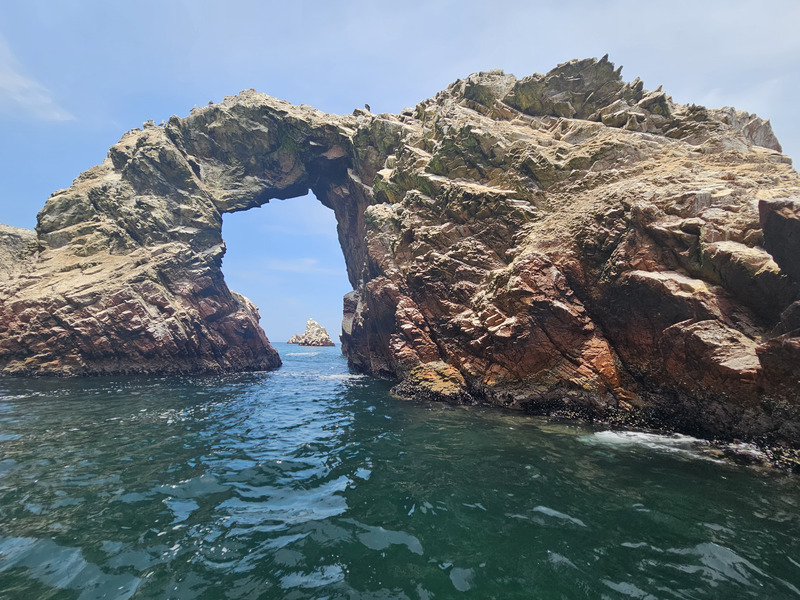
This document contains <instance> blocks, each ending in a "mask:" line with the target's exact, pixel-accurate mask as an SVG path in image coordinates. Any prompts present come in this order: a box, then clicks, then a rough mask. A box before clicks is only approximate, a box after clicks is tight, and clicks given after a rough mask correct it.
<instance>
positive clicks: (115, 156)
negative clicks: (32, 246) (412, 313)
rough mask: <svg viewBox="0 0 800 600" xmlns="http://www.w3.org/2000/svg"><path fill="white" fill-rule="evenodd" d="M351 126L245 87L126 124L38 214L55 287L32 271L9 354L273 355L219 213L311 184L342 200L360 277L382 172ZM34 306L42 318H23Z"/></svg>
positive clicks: (59, 364) (354, 275)
mask: <svg viewBox="0 0 800 600" xmlns="http://www.w3.org/2000/svg"><path fill="white" fill-rule="evenodd" d="M362 120H363V119H362ZM357 128H358V119H357V117H337V116H332V115H326V114H324V113H321V112H319V111H317V110H314V109H312V108H310V107H306V106H301V107H296V106H293V105H291V104H288V103H286V102H282V101H280V100H276V99H274V98H271V97H269V96H266V95H263V94H259V93H257V92H255V91H252V90H251V91H247V92H243V93H242V94H240V95H239V96H236V97H228V98H226V99H225V101H223V102H222V103H220V104H216V105H210V106H207V107H203V108H200V109H195V110H193V111H192V113H191V114H190V116H188V117H186V118H184V119H180V118H177V117H173V118H171V119H170V120H169V121H168V122H167V124H166V125H165V126H164V127H156V126H154V125H153V124H152V123H148V124H145V126H144V128H143V129H136V130H133V131H130V132H128V133H127V134H126V135H124V136H123V138H122V139H121V140H120V142H119V143H117V144H115V145H114V146H112V147H111V149H110V150H109V154H108V158H107V159H106V160H105V161H104V162H103V164H101V165H99V166H97V167H94V168H92V169H90V170H88V171H87V172H85V173H83V174H82V175H81V176H80V177H78V179H76V181H75V182H74V184H73V186H72V187H70V188H69V189H67V190H60V191H58V192H56V193H54V194H53V195H52V196H51V198H50V199H49V200H48V202H47V203H46V205H45V207H44V208H43V209H42V211H41V212H40V213H39V215H38V224H37V233H38V239H39V243H40V250H41V256H40V259H41V260H40V261H39V264H45V265H47V264H49V265H50V266H51V267H53V268H52V269H48V271H52V272H51V273H48V276H47V278H46V279H47V280H48V284H47V285H49V286H50V292H45V291H44V290H42V289H39V287H38V286H37V284H36V283H35V282H34V283H33V284H32V285H30V286H28V287H29V289H28V292H29V294H28V297H27V298H20V299H18V300H17V302H16V303H15V305H14V310H16V311H19V312H20V313H22V318H21V319H11V323H10V327H9V332H8V333H10V334H11V335H10V336H9V339H10V341H11V343H8V344H6V346H7V348H6V351H5V352H3V353H2V355H1V356H0V361H2V363H3V364H2V366H3V367H4V368H5V370H6V371H7V372H13V373H28V374H41V373H44V374H46V373H56V374H86V373H103V372H131V371H134V372H193V371H203V372H207V371H227V370H248V369H265V368H272V367H275V366H277V365H279V364H280V359H279V357H278V355H277V353H276V352H275V350H274V349H273V348H272V347H271V346H270V344H269V342H268V340H267V338H266V336H265V335H264V332H263V331H262V330H261V328H260V327H259V324H258V320H259V316H258V312H257V309H256V307H255V306H254V305H252V303H250V302H249V301H248V300H247V299H246V298H244V297H242V296H240V295H238V294H236V293H235V292H231V291H230V290H229V289H228V287H227V285H226V284H225V281H224V278H223V276H222V271H221V260H222V256H223V255H224V252H225V244H224V241H223V239H222V229H221V228H222V215H223V214H225V213H230V212H237V211H243V210H247V209H249V208H253V207H257V206H261V205H263V204H265V203H267V202H269V200H270V199H274V198H277V199H287V198H292V197H296V196H301V195H305V194H306V193H307V192H308V191H309V190H311V191H313V193H314V195H315V196H316V197H317V198H318V199H319V200H320V201H321V202H322V203H323V204H324V205H325V206H327V207H329V208H331V209H333V211H334V214H335V217H336V220H337V231H338V236H339V240H340V243H341V247H342V251H343V253H344V258H345V264H346V266H347V274H348V278H349V280H350V283H351V285H352V286H353V287H354V288H355V287H356V286H357V285H358V284H359V281H360V279H361V275H362V271H363V268H364V264H365V262H366V261H365V256H366V247H365V234H364V210H365V208H366V206H368V205H369V204H370V202H371V191H370V187H369V186H368V185H366V184H365V183H364V182H363V181H362V179H361V177H360V176H359V173H363V172H366V173H367V176H368V177H374V172H375V169H374V168H372V169H370V165H371V164H372V162H370V161H369V160H364V158H367V159H369V155H365V156H361V157H359V156H357V155H355V154H354V151H353V144H352V137H353V135H354V133H355V132H356V130H357ZM373 162H374V161H373ZM365 166H366V167H367V168H366V169H365ZM51 292H52V293H51ZM31 319H35V320H39V321H41V322H42V325H44V326H43V327H37V328H31V327H28V326H27V325H28V324H29V323H30V320H31ZM53 331H56V334H55V335H53ZM14 334H16V335H14Z"/></svg>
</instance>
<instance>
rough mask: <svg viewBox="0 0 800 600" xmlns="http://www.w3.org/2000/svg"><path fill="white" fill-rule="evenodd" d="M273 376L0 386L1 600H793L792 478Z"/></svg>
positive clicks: (637, 441)
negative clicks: (215, 599)
mask: <svg viewBox="0 0 800 600" xmlns="http://www.w3.org/2000/svg"><path fill="white" fill-rule="evenodd" d="M277 346H278V349H279V351H280V352H281V355H282V357H283V359H284V366H283V367H282V368H281V369H279V370H277V371H274V372H270V373H258V374H242V375H228V376H221V377H220V376H216V377H183V378H146V377H126V378H96V379H81V380H53V379H29V380H20V379H0V598H2V599H14V600H16V599H26V600H27V599H34V600H38V599H59V600H61V599H63V600H68V599H79V600H95V599H101V598H102V599H129V598H132V599H137V600H138V599H145V598H160V599H162V598H163V599H167V598H169V599H195V598H198V599H213V598H231V599H256V598H263V599H268V598H281V599H284V598H285V599H302V598H319V599H322V598H328V599H334V598H341V599H358V598H364V599H367V598H369V599H387V600H388V599H395V598H396V599H407V598H409V599H422V600H425V599H445V598H498V599H513V598H559V599H560V598H563V599H573V598H591V599H595V598H609V599H616V598H637V599H654V598H680V599H684V598H686V599H688V598H692V599H695V598H724V599H738V598H758V599H773V598H798V597H800V478H798V476H796V475H791V474H786V473H780V472H775V471H771V470H769V469H763V468H755V467H747V466H737V465H733V464H729V463H726V462H721V461H719V460H718V459H716V458H715V457H714V455H713V454H711V453H709V452H708V449H707V447H706V446H704V444H703V443H702V442H701V441H699V440H694V439H692V438H687V437H685V436H659V435H653V434H645V433H636V432H624V431H609V430H605V429H603V428H595V427H590V426H588V425H582V424H576V423H561V422H549V421H548V420H546V419H542V418H534V417H525V416H521V415H518V414H508V413H505V412H502V411H499V410H488V409H482V408H466V407H448V406H443V405H429V404H420V403H414V402H407V401H401V400H397V399H395V398H393V397H391V396H390V395H389V384H387V383H386V382H382V381H376V380H373V379H370V378H366V377H362V376H359V375H355V374H351V373H349V372H348V369H347V365H346V362H345V360H344V359H343V358H342V357H341V355H340V354H339V349H338V348H322V349H310V348H300V347H297V346H286V345H281V344H278V345H277Z"/></svg>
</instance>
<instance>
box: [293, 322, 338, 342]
mask: <svg viewBox="0 0 800 600" xmlns="http://www.w3.org/2000/svg"><path fill="white" fill-rule="evenodd" d="M286 343H287V344H298V345H300V346H334V345H335V344H334V343H333V340H331V336H329V335H328V331H327V330H326V329H325V328H324V327H323V326H322V325H320V324H319V323H317V322H316V321H315V320H314V319H309V320H308V322H307V323H306V330H305V333H302V334H300V333H297V334H295V335H293V336H292V337H290V338H289V341H288V342H286Z"/></svg>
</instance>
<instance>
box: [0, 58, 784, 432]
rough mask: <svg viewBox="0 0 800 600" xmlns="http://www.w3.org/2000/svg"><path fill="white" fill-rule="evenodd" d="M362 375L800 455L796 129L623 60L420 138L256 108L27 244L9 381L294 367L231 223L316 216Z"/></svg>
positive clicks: (228, 101) (498, 85)
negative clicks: (651, 80)
mask: <svg viewBox="0 0 800 600" xmlns="http://www.w3.org/2000/svg"><path fill="white" fill-rule="evenodd" d="M309 189H310V190H311V191H313V193H314V194H315V196H316V197H317V198H318V199H319V200H320V202H322V203H323V204H324V205H325V206H327V207H329V208H331V209H333V211H334V213H335V216H336V220H337V223H338V227H337V229H338V236H339V240H340V243H341V247H342V251H343V253H344V258H345V262H346V265H347V274H348V276H349V279H350V283H351V284H352V287H353V291H352V292H351V293H350V294H348V295H347V296H346V297H345V299H344V319H343V325H342V346H343V352H344V353H345V354H346V355H347V357H348V360H349V362H350V364H351V366H352V367H353V368H355V369H357V370H359V371H362V372H365V373H370V374H373V375H376V376H380V377H389V378H395V379H397V380H398V381H399V384H398V385H397V387H396V390H397V392H398V393H399V394H402V395H407V396H412V397H424V398H432V399H437V400H446V401H450V402H468V403H473V402H485V403H491V404H496V405H498V406H503V407H509V408H515V409H522V410H526V411H529V412H536V413H546V414H563V415H580V416H584V417H589V418H610V419H617V420H621V421H626V422H636V423H642V424H648V425H656V426H667V427H670V428H673V429H677V430H681V431H684V432H689V433H699V434H702V435H706V436H718V437H721V438H727V439H730V438H734V437H743V438H747V439H754V440H760V441H764V442H768V443H772V444H779V445H784V446H788V447H798V446H800V299H799V298H800V271H799V270H798V262H797V257H798V256H800V177H799V176H798V174H797V172H796V171H795V170H794V169H793V168H792V166H791V160H790V159H789V158H788V157H786V156H784V155H782V154H781V147H780V145H779V143H778V141H777V139H776V137H775V135H774V134H773V132H772V129H771V127H770V124H769V122H768V121H765V120H762V119H761V118H759V117H757V116H756V115H752V114H748V113H746V112H742V111H737V110H735V109H732V108H721V109H713V108H705V107H702V106H697V105H681V104H677V103H675V102H673V101H672V99H671V98H670V97H669V96H668V95H667V94H666V93H665V92H664V91H661V90H660V89H656V90H653V91H648V90H646V89H645V88H644V85H643V83H642V82H641V81H640V80H638V79H636V80H634V81H632V82H625V81H624V80H623V79H622V77H621V74H620V69H616V68H615V67H614V65H613V64H612V63H611V62H609V61H608V59H607V57H603V58H602V59H600V60H596V59H586V60H573V61H570V62H567V63H564V64H562V65H559V66H558V67H556V68H555V69H553V70H552V71H551V72H549V73H547V74H545V75H541V74H535V75H532V76H529V77H524V78H522V79H517V78H516V77H514V76H513V75H508V74H505V73H503V72H500V71H490V72H484V73H477V74H474V75H471V76H469V77H467V78H465V79H463V80H459V81H456V82H455V83H453V84H452V85H450V86H449V87H448V88H447V89H446V90H444V91H442V92H440V93H439V94H437V95H436V96H435V97H434V98H431V99H429V100H425V101H423V102H421V103H420V104H418V105H417V106H416V107H413V108H409V109H406V110H403V111H402V112H401V113H400V114H398V115H391V114H380V115H377V114H372V113H370V112H368V111H364V110H360V109H357V110H355V111H354V113H353V114H352V115H331V114H325V113H322V112H320V111H317V110H315V109H313V108H310V107H308V106H305V105H303V106H295V105H292V104H289V103H287V102H284V101H281V100H277V99H275V98H272V97H270V96H267V95H264V94H260V93H257V92H255V91H253V90H250V91H245V92H242V93H241V94H239V95H238V96H232V97H227V98H225V100H224V101H223V102H221V103H219V104H213V105H209V106H205V107H203V108H198V109H195V110H193V111H192V113H191V114H190V115H189V116H188V117H185V118H178V117H172V118H171V119H170V120H169V121H168V122H167V124H166V125H165V126H164V127H157V126H155V125H153V124H152V123H148V124H145V126H144V127H143V128H142V129H136V130H133V131H130V132H128V133H127V134H125V135H124V136H123V137H122V139H121V140H120V142H119V143H117V144H115V145H114V146H112V147H111V149H110V150H109V153H108V157H107V158H106V160H104V162H103V163H102V164H100V165H98V166H96V167H93V168H91V169H89V170H88V171H86V172H85V173H83V174H81V175H80V176H79V177H78V178H77V179H76V180H75V182H74V183H73V185H72V186H71V187H70V188H69V189H66V190H59V191H57V192H55V193H53V195H52V196H51V197H50V199H49V200H48V201H47V203H46V204H45V206H44V208H43V209H42V210H41V212H40V213H39V215H38V223H37V227H36V232H35V233H34V232H29V231H24V230H14V229H11V228H3V229H2V230H0V245H1V246H2V248H0V255H1V256H2V257H3V258H4V260H3V266H2V268H0V370H2V372H3V373H5V374H12V375H88V374H99V373H133V372H138V373H185V372H209V371H211V372H213V371H232V370H260V369H270V368H274V367H276V366H278V365H279V364H280V359H279V357H278V355H277V353H276V352H275V350H274V349H273V348H272V346H271V345H270V344H269V341H268V339H267V337H266V336H265V334H264V332H263V331H262V330H261V328H260V327H259V324H258V321H259V315H258V312H257V309H256V307H255V306H253V305H252V303H250V302H249V301H248V300H247V299H246V298H244V297H242V296H240V295H238V294H236V293H234V292H232V291H230V290H229V289H228V288H227V286H226V284H225V281H224V279H223V276H222V271H221V264H222V262H221V261H222V257H223V255H224V253H225V244H224V242H223V240H222V236H221V228H222V219H223V215H224V214H225V213H229V212H235V211H241V210H247V209H249V208H253V207H257V206H261V205H263V204H265V203H267V202H268V201H269V200H270V199H273V198H280V199H285V198H290V197H294V196H299V195H303V194H305V193H306V192H307V191H308V190H309Z"/></svg>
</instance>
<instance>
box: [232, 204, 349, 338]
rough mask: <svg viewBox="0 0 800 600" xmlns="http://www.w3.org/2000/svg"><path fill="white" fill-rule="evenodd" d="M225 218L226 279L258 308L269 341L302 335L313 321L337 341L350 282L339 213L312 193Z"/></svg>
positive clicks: (233, 288) (234, 289)
mask: <svg viewBox="0 0 800 600" xmlns="http://www.w3.org/2000/svg"><path fill="white" fill-rule="evenodd" d="M222 223H223V226H222V237H223V239H224V240H225V247H226V252H225V256H224V258H223V259H222V272H223V274H224V277H225V282H226V283H227V284H228V287H229V288H230V289H231V290H233V291H235V292H238V293H240V294H242V295H244V296H246V297H247V298H249V299H250V300H251V301H252V302H253V303H254V304H255V305H256V306H257V307H258V311H259V314H260V315H261V327H262V328H263V329H264V331H265V332H266V334H267V337H268V338H269V340H270V342H271V343H273V344H274V343H275V342H285V341H286V340H288V339H289V338H290V337H291V336H292V335H294V334H296V333H302V331H303V328H304V327H305V323H306V321H307V319H308V318H314V319H315V320H316V321H318V322H319V323H320V324H322V325H323V326H324V327H325V328H326V329H327V330H328V333H329V334H330V336H331V339H333V340H334V342H336V343H337V345H338V342H339V333H340V331H341V322H342V298H343V297H344V295H345V294H347V293H349V292H351V291H352V286H351V285H350V283H349V281H348V279H347V268H346V266H345V263H344V258H343V256H342V251H341V248H340V245H339V240H338V236H337V233H336V219H335V217H334V214H333V211H331V210H330V209H328V208H326V207H325V206H323V205H322V204H321V203H320V202H319V200H317V198H316V197H315V196H314V195H313V194H307V195H305V196H301V197H298V198H292V199H289V200H285V201H280V200H278V201H271V202H269V203H267V204H265V205H263V206H262V207H260V208H253V209H250V210H248V211H244V212H238V213H233V214H226V215H224V216H223V219H222Z"/></svg>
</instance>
